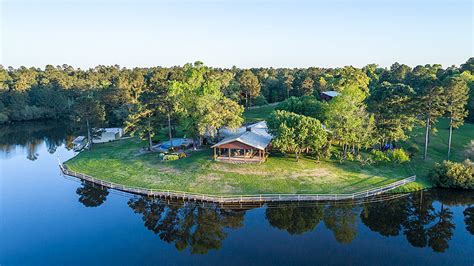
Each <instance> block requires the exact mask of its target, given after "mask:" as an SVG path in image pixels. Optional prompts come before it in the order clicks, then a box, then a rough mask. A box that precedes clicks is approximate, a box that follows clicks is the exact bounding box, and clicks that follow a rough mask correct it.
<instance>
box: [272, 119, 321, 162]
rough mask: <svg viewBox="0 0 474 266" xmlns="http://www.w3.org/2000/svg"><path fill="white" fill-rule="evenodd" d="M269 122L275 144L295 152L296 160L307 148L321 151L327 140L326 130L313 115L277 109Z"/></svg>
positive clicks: (278, 147)
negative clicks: (308, 115)
mask: <svg viewBox="0 0 474 266" xmlns="http://www.w3.org/2000/svg"><path fill="white" fill-rule="evenodd" d="M267 124H268V129H269V131H270V133H271V134H272V135H273V136H274V138H273V140H272V143H273V146H274V147H275V148H277V149H280V150H281V151H283V152H294V153H295V155H296V160H298V159H299V155H300V154H301V153H302V152H304V151H306V150H311V151H313V152H316V153H319V152H320V150H321V148H322V147H323V146H324V145H325V144H326V142H327V133H326V130H324V129H323V127H322V125H321V122H319V120H317V119H315V118H312V117H307V116H304V115H298V114H295V113H292V112H287V111H282V110H277V111H274V112H273V113H272V115H271V116H270V118H269V119H268V122H267Z"/></svg>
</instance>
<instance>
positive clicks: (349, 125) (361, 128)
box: [325, 87, 374, 154]
mask: <svg viewBox="0 0 474 266" xmlns="http://www.w3.org/2000/svg"><path fill="white" fill-rule="evenodd" d="M365 98H366V94H365V93H364V92H363V91H361V90H360V89H359V88H357V87H347V88H344V91H343V92H342V94H341V95H340V96H338V97H335V98H334V99H332V100H331V101H330V102H329V104H328V108H327V110H328V111H327V120H326V121H325V125H326V126H327V128H328V129H329V131H330V132H331V136H332V139H333V140H335V141H339V142H340V143H341V144H342V146H343V152H344V154H345V153H346V152H347V150H348V149H349V147H351V146H355V147H357V148H361V147H370V146H371V145H372V144H373V142H374V138H373V136H372V134H373V127H374V118H373V116H371V115H369V114H368V113H367V112H366V110H365V104H364V100H365Z"/></svg>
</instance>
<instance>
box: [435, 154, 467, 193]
mask: <svg viewBox="0 0 474 266" xmlns="http://www.w3.org/2000/svg"><path fill="white" fill-rule="evenodd" d="M431 179H432V181H433V183H434V184H435V185H436V186H439V187H444V188H462V189H474V164H473V163H472V162H471V161H469V160H466V161H464V163H456V162H451V161H444V162H443V163H441V164H440V163H436V165H435V167H434V169H433V171H432V173H431Z"/></svg>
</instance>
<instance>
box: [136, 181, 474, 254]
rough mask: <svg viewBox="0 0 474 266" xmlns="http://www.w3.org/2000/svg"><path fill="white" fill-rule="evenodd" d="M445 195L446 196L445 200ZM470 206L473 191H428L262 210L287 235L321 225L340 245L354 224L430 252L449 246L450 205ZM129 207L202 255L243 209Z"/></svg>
mask: <svg viewBox="0 0 474 266" xmlns="http://www.w3.org/2000/svg"><path fill="white" fill-rule="evenodd" d="M447 194H449V195H448V196H449V197H448V196H447ZM459 204H464V205H470V204H474V192H465V191H464V192H456V191H446V190H432V191H425V192H419V193H413V194H410V195H408V196H405V197H401V198H398V199H393V200H387V201H380V202H371V203H359V204H355V205H351V204H347V203H346V204H340V203H337V204H335V203H325V204H321V203H318V204H314V205H309V206H303V207H300V206H297V205H295V204H284V203H282V204H278V205H277V206H275V205H271V206H266V209H265V218H266V219H267V221H268V222H269V224H270V225H271V226H272V227H274V228H278V229H280V230H283V231H286V232H288V233H289V234H290V235H302V234H306V233H311V232H313V233H314V232H317V231H318V230H316V228H317V226H318V225H319V224H321V223H322V224H324V226H325V228H327V229H328V230H330V231H331V232H332V233H333V236H334V239H335V240H336V241H337V242H339V243H341V244H349V243H351V242H353V241H354V240H355V239H356V238H357V233H358V222H359V221H361V222H362V224H363V225H365V226H366V227H367V228H369V229H370V230H371V231H373V232H377V233H379V234H380V235H381V236H385V237H397V236H404V238H405V239H406V241H407V242H408V243H409V244H410V245H411V246H413V247H418V248H424V247H429V248H431V249H432V250H433V251H435V252H440V253H442V252H445V251H446V250H447V249H448V248H449V242H450V241H451V239H452V237H453V234H454V230H455V223H454V221H453V211H452V210H451V207H450V206H458V205H459ZM128 205H129V206H130V208H132V209H133V211H134V212H135V213H137V214H140V215H141V216H142V219H143V221H144V225H145V227H146V228H147V229H149V230H150V231H152V232H153V233H155V234H156V235H158V236H159V238H160V239H161V240H163V241H165V242H167V243H174V245H175V247H176V249H177V250H180V251H181V250H185V249H188V248H189V249H190V251H191V253H198V254H205V253H207V252H208V251H209V250H213V249H220V247H221V245H222V242H223V241H224V239H225V238H226V237H227V233H226V229H237V228H240V227H242V226H243V219H244V216H245V214H246V209H229V207H225V206H224V207H223V206H219V205H218V204H204V205H203V204H194V203H184V202H171V203H170V202H165V201H163V200H157V199H150V198H147V197H133V198H132V199H130V200H129V202H128ZM464 221H465V224H466V229H467V230H468V231H469V232H470V233H471V234H472V233H473V231H474V230H473V229H474V207H473V206H470V207H467V208H466V209H465V210H464Z"/></svg>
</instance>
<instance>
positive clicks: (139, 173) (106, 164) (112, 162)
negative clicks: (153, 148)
mask: <svg viewBox="0 0 474 266" xmlns="http://www.w3.org/2000/svg"><path fill="white" fill-rule="evenodd" d="M144 145H145V143H143V142H142V141H139V140H137V139H128V140H123V141H118V142H114V143H106V144H102V145H96V146H95V148H94V150H92V151H86V152H83V153H81V154H79V155H78V156H77V157H75V158H73V159H71V160H70V161H68V162H67V163H66V164H67V166H68V167H69V168H70V169H72V170H74V171H78V172H83V173H86V174H89V175H91V176H94V177H96V178H101V179H104V180H108V181H112V182H116V183H120V184H125V185H131V186H139V187H146V188H157V189H158V188H159V189H170V190H180V191H189V192H200V193H210V194H254V193H352V192H356V191H360V190H364V189H368V188H371V187H375V186H381V185H384V184H388V183H390V182H393V181H396V180H397V179H400V178H403V177H407V176H409V175H411V170H410V169H409V167H406V166H395V165H393V164H384V165H380V166H366V167H362V166H360V165H359V164H357V163H343V164H337V163H332V162H321V163H319V164H316V163H315V162H314V160H310V159H306V158H303V159H302V160H300V162H296V161H295V160H294V158H288V157H278V156H274V157H270V158H269V159H268V161H267V162H266V163H264V164H259V165H233V164H226V163H218V162H214V161H212V160H211V158H212V154H211V151H210V150H207V149H206V150H202V151H198V152H195V153H193V154H192V155H191V156H190V157H188V158H185V159H181V160H178V161H171V162H163V161H160V160H159V159H158V156H157V154H139V153H138V152H137V151H138V149H139V148H140V147H142V146H144Z"/></svg>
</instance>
